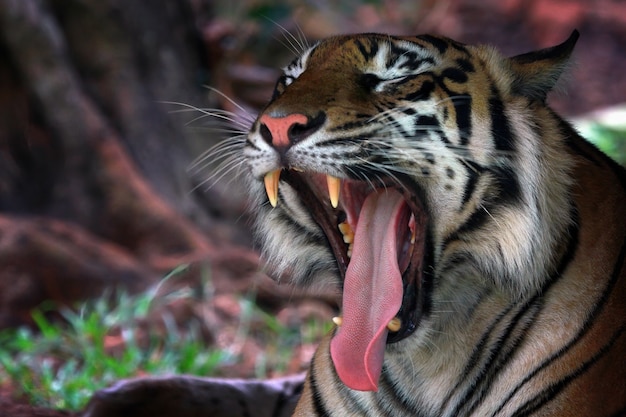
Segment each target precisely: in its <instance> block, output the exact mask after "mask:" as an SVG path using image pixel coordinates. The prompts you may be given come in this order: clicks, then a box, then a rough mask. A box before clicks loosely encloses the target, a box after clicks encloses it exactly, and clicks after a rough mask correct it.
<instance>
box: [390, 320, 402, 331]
mask: <svg viewBox="0 0 626 417" xmlns="http://www.w3.org/2000/svg"><path fill="white" fill-rule="evenodd" d="M400 327H402V320H400V319H399V318H398V317H394V318H392V319H391V321H390V322H389V323H387V329H389V331H390V332H397V331H398V330H400Z"/></svg>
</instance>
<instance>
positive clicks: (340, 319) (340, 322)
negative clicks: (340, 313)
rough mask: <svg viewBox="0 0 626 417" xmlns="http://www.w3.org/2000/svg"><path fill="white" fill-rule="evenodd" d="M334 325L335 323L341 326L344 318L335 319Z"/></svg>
mask: <svg viewBox="0 0 626 417" xmlns="http://www.w3.org/2000/svg"><path fill="white" fill-rule="evenodd" d="M333 323H335V324H336V325H337V326H341V325H342V324H343V318H341V317H333Z"/></svg>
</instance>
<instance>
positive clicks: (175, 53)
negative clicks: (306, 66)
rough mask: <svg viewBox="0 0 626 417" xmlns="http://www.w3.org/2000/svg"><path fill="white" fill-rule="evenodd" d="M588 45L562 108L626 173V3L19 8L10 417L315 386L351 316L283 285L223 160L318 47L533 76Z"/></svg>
mask: <svg viewBox="0 0 626 417" xmlns="http://www.w3.org/2000/svg"><path fill="white" fill-rule="evenodd" d="M574 29H578V30H579V31H580V32H581V38H580V40H579V42H578V44H577V46H576V49H575V52H574V57H575V63H574V65H573V66H572V68H571V71H570V74H569V75H568V77H566V80H564V82H562V83H561V88H560V90H561V92H560V93H559V94H554V95H553V96H551V97H550V103H551V104H552V105H553V107H554V108H555V109H556V110H557V111H558V112H559V113H561V114H562V115H563V116H565V117H567V118H568V119H570V120H573V121H575V122H576V123H577V125H578V126H579V128H580V129H581V131H583V132H584V134H585V135H587V136H588V137H589V138H592V139H593V140H594V141H596V143H598V145H599V146H601V147H602V149H604V150H605V151H607V152H609V153H611V155H612V156H613V157H615V158H617V159H618V160H620V161H621V162H622V163H623V162H624V161H625V160H626V145H625V143H626V140H625V137H626V134H625V132H626V116H625V114H626V112H625V111H624V107H623V106H622V105H623V103H625V102H626V76H624V72H625V69H626V54H624V50H626V3H624V2H622V1H619V0H613V1H612V0H591V1H589V0H485V1H481V2H474V1H470V0H456V1H454V0H437V1H435V0H412V1H408V0H407V1H403V0H378V1H376V0H371V1H356V0H340V1H330V0H328V1H324V0H317V1H315V0H309V1H304V0H302V1H295V0H292V1H288V0H284V1H270V0H265V1H264V0H243V1H229V0H214V1H210V0H178V1H171V0H152V1H150V2H121V1H116V0H97V1H96V0H0V411H2V410H3V408H4V409H6V410H8V409H11V410H12V413H13V414H12V415H30V414H29V413H31V412H34V411H33V410H34V409H33V408H31V407H32V406H36V407H43V408H46V409H65V410H78V409H80V408H81V407H82V406H83V405H84V403H85V401H86V400H87V399H88V398H89V396H90V395H91V393H92V392H93V391H94V390H96V389H98V388H100V387H103V386H106V385H109V384H111V383H112V382H113V381H115V380H117V379H120V378H126V377H132V376H138V375H147V374H160V373H170V374H171V373H195V374H200V375H218V376H227V377H232V376H238V377H239V376H240V377H259V378H267V377H273V376H277V375H283V374H291V373H296V372H299V371H302V370H304V369H306V366H307V363H308V361H309V359H310V356H311V354H312V352H313V350H314V348H315V342H316V340H318V339H319V337H320V336H321V335H322V334H324V332H326V331H327V330H328V329H329V322H330V317H332V315H333V313H334V309H335V302H334V300H335V297H336V295H337V294H335V293H334V292H333V289H322V290H321V292H320V293H316V294H310V293H306V292H302V291H299V290H296V289H293V288H291V287H289V286H288V285H280V286H279V285H276V284H275V283H274V282H273V281H271V280H270V279H269V278H268V277H267V276H266V275H265V274H264V273H263V267H262V263H261V262H260V261H259V259H258V255H257V252H256V251H255V247H254V245H253V243H252V242H251V239H250V230H249V226H250V220H249V215H248V214H247V211H246V194H245V191H244V189H243V188H242V186H241V184H240V182H239V181H238V177H239V176H240V175H241V170H240V169H239V167H238V166H237V165H236V164H233V163H231V162H229V161H228V160H227V159H221V158H219V157H218V155H223V156H224V155H227V153H228V151H229V148H228V144H229V143H232V141H233V139H230V141H231V142H229V138H232V137H235V136H236V135H238V134H241V133H242V132H245V130H246V128H247V126H248V125H249V124H250V122H251V120H253V119H254V115H255V113H256V111H257V110H258V109H259V108H260V107H261V106H263V104H264V103H265V102H266V101H267V100H268V99H269V97H270V96H271V92H272V89H273V86H274V83H275V80H276V78H277V76H278V74H279V69H280V68H281V67H282V66H284V65H286V64H288V63H289V62H290V61H291V60H292V59H293V58H294V56H295V54H296V53H297V52H299V51H301V50H302V49H303V47H304V45H306V44H307V43H308V44H311V43H313V42H314V41H315V40H317V39H320V38H323V37H326V36H329V35H333V34H338V33H350V32H386V33H390V34H420V33H436V34H441V35H445V36H449V37H452V38H454V39H456V40H459V41H461V42H464V43H488V44H491V45H494V46H496V47H497V48H498V49H500V50H501V51H502V52H503V53H504V54H505V55H515V54H519V53H523V52H527V51H530V50H533V49H537V48H543V47H548V46H552V45H554V44H557V43H560V42H562V41H563V40H565V39H566V38H567V37H568V36H569V34H570V33H571V32H572V30H574ZM608 108H610V110H609V111H607V110H606V109H608ZM210 149H213V150H212V151H210ZM39 412H41V410H39ZM69 412H70V411H68V413H69ZM19 413H22V414H19ZM0 414H1V413H0ZM63 415H66V414H63Z"/></svg>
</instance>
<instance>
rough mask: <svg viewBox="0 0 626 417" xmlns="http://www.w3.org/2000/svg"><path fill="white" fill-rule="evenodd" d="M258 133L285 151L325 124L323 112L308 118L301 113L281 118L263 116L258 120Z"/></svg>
mask: <svg viewBox="0 0 626 417" xmlns="http://www.w3.org/2000/svg"><path fill="white" fill-rule="evenodd" d="M259 122H260V126H259V128H260V133H261V136H262V137H263V139H264V140H265V141H266V142H267V143H269V144H270V145H272V146H274V147H275V148H282V149H283V150H284V149H287V148H289V147H290V146H291V145H293V144H294V143H296V142H300V141H301V140H304V139H306V138H308V137H309V136H311V135H312V134H313V133H315V132H316V131H317V130H318V129H320V128H321V127H322V126H323V125H324V123H325V122H326V115H325V114H324V113H323V112H320V113H318V114H317V116H315V117H312V118H309V117H307V116H305V115H304V114H301V113H293V114H290V115H287V116H283V117H272V116H270V115H269V114H264V115H263V116H261V118H260V119H259Z"/></svg>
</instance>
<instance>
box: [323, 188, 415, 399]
mask: <svg viewBox="0 0 626 417" xmlns="http://www.w3.org/2000/svg"><path fill="white" fill-rule="evenodd" d="M403 205H404V200H403V198H402V196H401V195H400V193H398V192H397V191H394V190H386V191H381V192H380V193H372V194H370V195H369V196H368V197H367V199H366V200H365V202H364V203H363V207H362V208H361V212H360V214H359V220H358V224H357V227H356V231H355V235H354V247H353V249H352V258H351V259H350V264H349V265H348V270H347V271H346V279H345V282H344V289H343V323H342V325H341V327H339V329H338V330H337V333H336V334H335V336H334V337H333V339H332V340H331V342H330V355H331V358H332V360H333V363H334V364H335V369H336V370H337V374H338V375H339V378H341V380H342V381H343V383H344V384H346V385H347V386H348V387H349V388H352V389H355V390H360V391H377V390H378V379H379V377H380V373H381V370H382V366H383V356H384V354H385V345H386V339H387V323H389V321H390V320H391V319H392V318H393V317H394V316H395V315H396V314H397V313H398V310H400V306H401V305H402V275H401V273H400V269H399V267H398V253H397V252H398V250H397V236H396V235H397V230H398V222H400V221H405V220H406V221H407V223H408V218H404V217H405V216H401V215H400V214H401V213H402V210H401V209H402V207H403Z"/></svg>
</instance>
